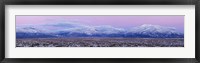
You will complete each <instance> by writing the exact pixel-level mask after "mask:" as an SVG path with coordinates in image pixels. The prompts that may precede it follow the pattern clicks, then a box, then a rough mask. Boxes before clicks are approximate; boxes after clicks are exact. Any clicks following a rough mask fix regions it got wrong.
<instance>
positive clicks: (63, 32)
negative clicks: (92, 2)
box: [15, 15, 184, 47]
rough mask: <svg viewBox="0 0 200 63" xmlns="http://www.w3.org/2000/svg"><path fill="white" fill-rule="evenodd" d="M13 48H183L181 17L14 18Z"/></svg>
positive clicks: (43, 16)
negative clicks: (14, 37)
mask: <svg viewBox="0 0 200 63" xmlns="http://www.w3.org/2000/svg"><path fill="white" fill-rule="evenodd" d="M15 18H16V47H184V16H181V15H178V16H173V15H161V16H158V15H155V16H154V15H151V16H150V15H64V16H63V15H62V16H48V15H46V16H45V15H42V16H39V15H38V16H34V15H33V16H31V15H27V16H25V15H24V16H23V15H17V16H16V17H15Z"/></svg>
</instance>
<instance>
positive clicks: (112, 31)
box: [16, 22, 184, 38]
mask: <svg viewBox="0 0 200 63" xmlns="http://www.w3.org/2000/svg"><path fill="white" fill-rule="evenodd" d="M16 37H17V38H50V37H132V38H183V37H184V34H183V33H180V32H177V31H176V28H174V27H164V26H159V25H151V24H144V25H141V26H136V27H132V28H129V29H124V28H117V27H113V26H109V25H102V26H89V25H84V24H80V23H72V22H60V23H51V24H40V25H18V26H17V27H16Z"/></svg>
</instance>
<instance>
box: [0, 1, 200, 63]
mask: <svg viewBox="0 0 200 63" xmlns="http://www.w3.org/2000/svg"><path fill="white" fill-rule="evenodd" d="M5 5H195V25H196V26H195V34H196V35H195V58H5ZM0 15H1V16H0V30H1V31H0V61H1V62H2V63H64V62H65V63H198V62H199V61H200V42H199V41H200V40H199V38H198V37H199V36H200V34H199V32H200V29H198V28H200V22H199V21H200V17H199V15H200V1H199V0H0Z"/></svg>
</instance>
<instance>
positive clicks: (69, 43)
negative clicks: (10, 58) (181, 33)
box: [16, 38, 184, 47]
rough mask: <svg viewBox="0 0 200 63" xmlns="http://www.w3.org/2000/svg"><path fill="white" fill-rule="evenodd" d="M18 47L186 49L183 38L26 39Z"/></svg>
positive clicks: (19, 40) (19, 42)
mask: <svg viewBox="0 0 200 63" xmlns="http://www.w3.org/2000/svg"><path fill="white" fill-rule="evenodd" d="M16 47H184V39H183V38H26V39H17V40H16Z"/></svg>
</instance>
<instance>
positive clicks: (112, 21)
mask: <svg viewBox="0 0 200 63" xmlns="http://www.w3.org/2000/svg"><path fill="white" fill-rule="evenodd" d="M60 21H62V22H63V21H74V22H79V23H82V24H87V25H94V26H98V25H111V26H114V27H121V28H127V27H128V28H129V27H135V26H140V25H142V24H152V25H161V26H169V27H175V28H176V29H177V30H178V31H180V32H183V30H184V16H144V15H143V16H16V24H17V25H20V24H46V23H55V22H60Z"/></svg>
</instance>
